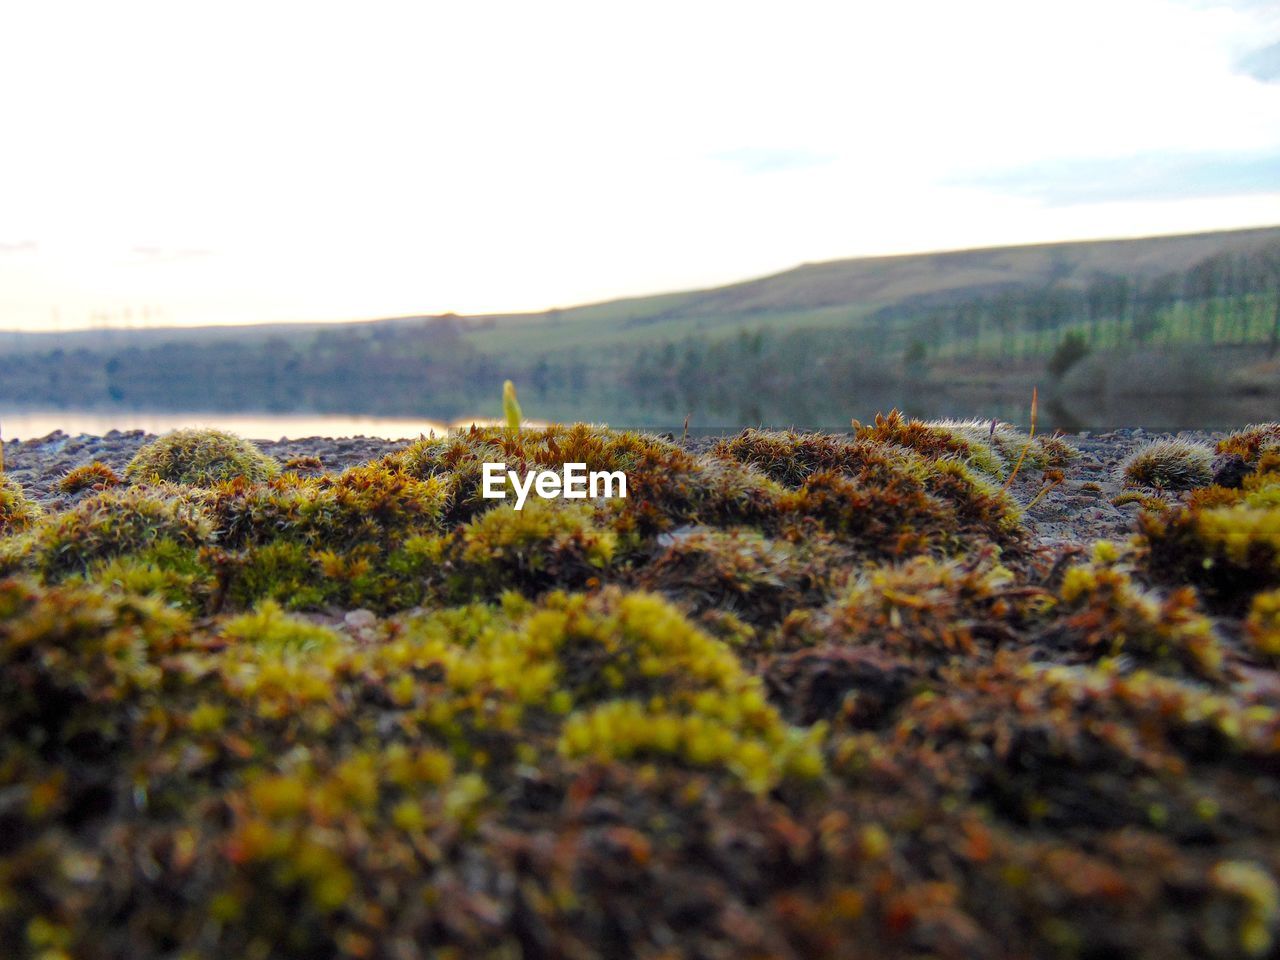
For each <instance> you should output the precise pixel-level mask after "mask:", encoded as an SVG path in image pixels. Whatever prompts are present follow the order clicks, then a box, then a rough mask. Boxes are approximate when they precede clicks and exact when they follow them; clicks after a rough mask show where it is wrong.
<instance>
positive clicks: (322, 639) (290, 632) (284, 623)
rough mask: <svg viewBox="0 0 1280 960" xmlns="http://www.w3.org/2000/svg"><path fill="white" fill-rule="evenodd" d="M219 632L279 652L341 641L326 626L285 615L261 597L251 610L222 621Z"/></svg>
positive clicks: (232, 638) (303, 650) (278, 606)
mask: <svg viewBox="0 0 1280 960" xmlns="http://www.w3.org/2000/svg"><path fill="white" fill-rule="evenodd" d="M220 633H221V636H222V637H223V638H224V639H227V640H231V641H234V642H236V643H251V644H253V645H254V646H255V647H257V648H259V649H262V650H273V651H278V652H282V653H307V652H311V651H315V650H323V649H325V648H327V647H331V646H333V645H334V644H337V643H340V642H341V641H342V638H341V637H339V636H338V634H337V633H335V632H334V631H333V630H330V629H329V628H327V627H322V626H319V625H317V624H314V623H311V622H309V621H307V620H303V619H301V618H299V617H295V616H290V615H288V614H286V613H285V612H284V611H283V610H282V609H281V608H280V605H279V604H278V603H276V602H275V601H274V600H264V601H263V602H262V603H260V604H258V606H257V608H256V609H255V610H254V611H253V612H252V613H246V614H242V615H240V616H238V617H233V618H231V619H230V620H226V621H224V622H223V624H222V629H221V631H220Z"/></svg>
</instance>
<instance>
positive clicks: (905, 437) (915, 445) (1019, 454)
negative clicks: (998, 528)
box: [854, 410, 1075, 480]
mask: <svg viewBox="0 0 1280 960" xmlns="http://www.w3.org/2000/svg"><path fill="white" fill-rule="evenodd" d="M854 436H855V437H856V438H857V439H859V440H865V441H871V442H874V443H880V444H890V445H893V446H901V447H906V448H907V449H909V450H914V451H916V452H917V453H919V454H920V455H921V456H924V457H926V458H928V459H930V460H936V459H939V458H943V457H951V458H955V459H959V460H961V461H963V462H964V463H965V464H966V465H967V466H969V467H970V468H972V469H974V470H977V471H978V472H980V473H983V474H986V475H987V476H989V477H992V478H994V479H998V480H1003V479H1004V478H1005V477H1006V476H1007V475H1008V473H1009V470H1010V469H1011V467H1012V465H1013V464H1015V463H1018V462H1019V461H1021V462H1022V465H1023V466H1024V467H1035V468H1037V469H1042V470H1043V469H1046V468H1054V467H1061V466H1065V465H1066V463H1067V462H1068V461H1069V460H1070V459H1071V458H1072V457H1073V456H1075V451H1074V450H1073V449H1072V448H1071V447H1070V446H1069V445H1068V444H1067V443H1066V442H1065V441H1063V440H1061V439H1059V438H1057V437H1049V438H1042V437H1035V438H1032V437H1028V436H1027V435H1025V434H1023V433H1021V432H1019V431H1018V430H1017V429H1016V428H1015V427H1014V426H1013V425H1012V424H1008V423H1000V422H998V421H982V420H935V421H932V422H925V421H922V420H908V419H907V418H906V417H904V416H903V415H902V414H901V413H899V412H898V411H896V410H893V411H890V412H889V413H888V414H878V415H877V416H876V419H875V423H873V424H870V425H868V426H863V427H858V428H857V429H856V430H855V431H854Z"/></svg>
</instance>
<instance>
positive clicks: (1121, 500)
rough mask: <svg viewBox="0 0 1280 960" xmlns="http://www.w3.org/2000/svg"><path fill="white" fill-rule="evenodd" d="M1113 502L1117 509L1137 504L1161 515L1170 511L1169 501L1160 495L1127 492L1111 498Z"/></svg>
mask: <svg viewBox="0 0 1280 960" xmlns="http://www.w3.org/2000/svg"><path fill="white" fill-rule="evenodd" d="M1111 502H1112V503H1113V504H1115V505H1116V506H1117V507H1123V506H1124V505H1125V504H1127V503H1136V504H1137V505H1138V506H1140V507H1142V509H1143V510H1150V511H1151V512H1153V513H1160V512H1162V511H1164V510H1168V509H1169V505H1170V504H1169V501H1168V500H1166V499H1165V498H1164V497H1161V496H1159V495H1154V494H1149V493H1142V492H1141V491H1138V490H1125V491H1124V492H1123V493H1119V494H1116V496H1114V497H1112V498H1111Z"/></svg>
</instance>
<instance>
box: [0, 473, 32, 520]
mask: <svg viewBox="0 0 1280 960" xmlns="http://www.w3.org/2000/svg"><path fill="white" fill-rule="evenodd" d="M41 513H42V511H41V509H40V507H39V505H38V504H36V503H34V502H33V501H32V500H30V499H28V497H27V495H26V494H25V493H24V492H23V490H22V485H21V484H20V483H18V482H17V481H16V480H14V479H13V478H12V477H10V476H8V475H7V474H0V535H4V534H9V533H18V532H21V531H23V530H26V529H28V528H30V527H31V525H32V524H33V523H35V521H36V520H37V519H38V518H39V516H40V514H41Z"/></svg>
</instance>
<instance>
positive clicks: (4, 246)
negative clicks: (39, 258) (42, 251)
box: [0, 240, 39, 256]
mask: <svg viewBox="0 0 1280 960" xmlns="http://www.w3.org/2000/svg"><path fill="white" fill-rule="evenodd" d="M38 249H39V244H37V243H36V242H35V241H34V240H19V241H17V242H13V241H5V240H0V256H4V255H6V254H10V253H35V252H36V250H38Z"/></svg>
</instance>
